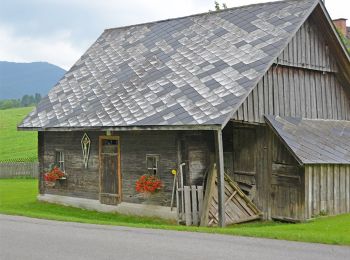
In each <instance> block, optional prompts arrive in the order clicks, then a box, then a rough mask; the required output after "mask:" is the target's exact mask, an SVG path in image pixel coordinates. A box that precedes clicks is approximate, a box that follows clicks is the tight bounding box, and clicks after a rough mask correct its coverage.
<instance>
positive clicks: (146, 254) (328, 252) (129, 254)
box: [0, 215, 350, 260]
mask: <svg viewBox="0 0 350 260" xmlns="http://www.w3.org/2000/svg"><path fill="white" fill-rule="evenodd" d="M0 259H1V260H12V259H20V260H23V259H26V260H32V259H33V260H40V259H66V260H67V259H74V260H78V259H133V260H134V259H240V260H243V259H249V260H250V259H259V260H264V259H268V260H274V259H278V260H280V259H282V260H289V259H298V260H302V259H308V260H311V259H317V260H323V259H332V260H333V259H347V260H349V259H350V247H342V246H329V245H321V244H309V243H299V242H288V241H281V240H272V239H259V238H247V237H238V236H226V235H215V234H203V233H192V232H177V231H165V230H151V229H140V228H128V227H115V226H102V225H90V224H80V223H68V222H58V221H49V220H40V219H32V218H26V217H18V216H6V215H0Z"/></svg>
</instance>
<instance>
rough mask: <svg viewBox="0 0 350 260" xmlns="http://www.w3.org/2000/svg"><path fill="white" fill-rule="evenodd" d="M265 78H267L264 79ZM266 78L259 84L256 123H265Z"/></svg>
mask: <svg viewBox="0 0 350 260" xmlns="http://www.w3.org/2000/svg"><path fill="white" fill-rule="evenodd" d="M264 78H265V77H264ZM264 78H263V79H262V80H260V82H259V83H258V89H257V90H258V115H257V117H255V120H256V122H260V123H264V122H265V121H264V117H263V115H264V114H265V113H264V100H265V98H264V89H263V88H264V81H263V80H264Z"/></svg>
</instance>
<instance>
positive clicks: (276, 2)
mask: <svg viewBox="0 0 350 260" xmlns="http://www.w3.org/2000/svg"><path fill="white" fill-rule="evenodd" d="M299 1H302V0H278V1H268V2H262V3H255V4H249V5H240V6H235V7H230V8H226V9H221V10H215V11H208V12H202V13H196V14H190V15H185V16H180V17H174V18H168V19H161V20H156V21H150V22H144V23H136V24H130V25H123V26H118V27H111V28H106V29H104V31H112V30H120V29H126V28H130V27H135V26H143V25H152V24H157V23H163V22H169V21H175V20H180V19H185V18H189V17H198V16H204V15H209V14H217V13H223V12H229V11H232V10H235V9H239V8H244V7H253V6H258V5H269V4H280V3H285V2H299ZM315 1H316V0H315Z"/></svg>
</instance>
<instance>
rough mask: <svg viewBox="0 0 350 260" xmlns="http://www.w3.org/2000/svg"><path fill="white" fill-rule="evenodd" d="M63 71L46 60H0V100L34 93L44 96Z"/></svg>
mask: <svg viewBox="0 0 350 260" xmlns="http://www.w3.org/2000/svg"><path fill="white" fill-rule="evenodd" d="M64 73H65V70H64V69H62V68H60V67H58V66H56V65H53V64H50V63H47V62H31V63H17V62H7V61H0V100H1V99H18V98H22V97H23V96H24V95H34V94H35V93H39V94H41V95H42V96H44V95H46V94H47V93H48V91H49V90H50V89H51V88H52V87H53V86H54V85H55V84H56V83H57V81H58V80H59V79H60V78H61V77H62V76H63V74H64Z"/></svg>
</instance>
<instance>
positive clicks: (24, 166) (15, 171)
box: [0, 162, 39, 179]
mask: <svg viewBox="0 0 350 260" xmlns="http://www.w3.org/2000/svg"><path fill="white" fill-rule="evenodd" d="M38 175H39V163H38V162H0V179H4V178H16V177H32V178H38Z"/></svg>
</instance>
